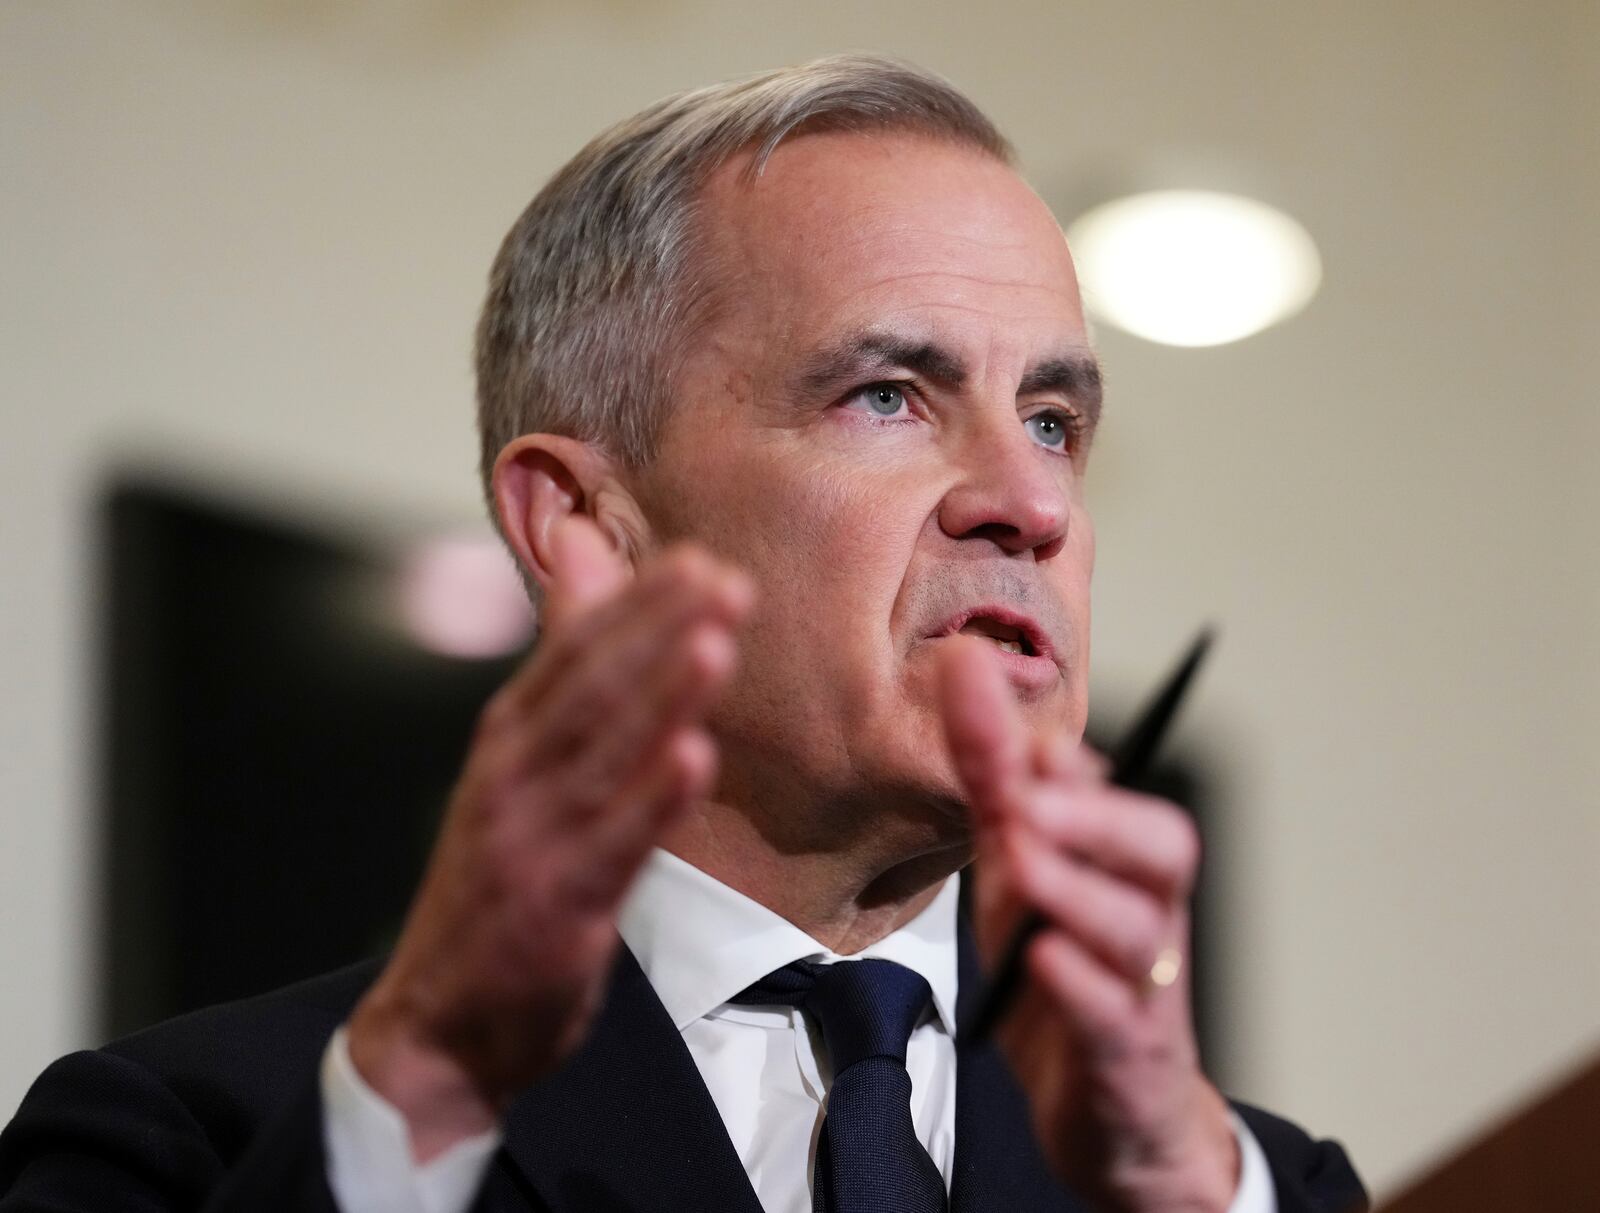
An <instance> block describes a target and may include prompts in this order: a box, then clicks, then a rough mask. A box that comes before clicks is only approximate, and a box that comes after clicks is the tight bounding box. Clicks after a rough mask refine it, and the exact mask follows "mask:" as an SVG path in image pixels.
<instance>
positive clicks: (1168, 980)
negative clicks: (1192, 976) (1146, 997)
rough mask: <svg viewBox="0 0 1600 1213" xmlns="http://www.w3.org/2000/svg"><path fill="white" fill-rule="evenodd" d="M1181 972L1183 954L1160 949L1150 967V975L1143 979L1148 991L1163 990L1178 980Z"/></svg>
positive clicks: (1174, 950)
mask: <svg viewBox="0 0 1600 1213" xmlns="http://www.w3.org/2000/svg"><path fill="white" fill-rule="evenodd" d="M1182 972H1183V953H1182V952H1180V951H1178V949H1177V948H1162V949H1161V952H1160V953H1159V954H1158V955H1157V956H1156V962H1155V964H1153V965H1151V966H1150V973H1149V975H1148V976H1147V977H1146V978H1145V983H1146V986H1147V988H1148V989H1149V990H1151V991H1155V990H1164V989H1166V988H1167V987H1168V986H1170V985H1171V984H1172V983H1173V982H1175V981H1177V980H1178V974H1179V973H1182Z"/></svg>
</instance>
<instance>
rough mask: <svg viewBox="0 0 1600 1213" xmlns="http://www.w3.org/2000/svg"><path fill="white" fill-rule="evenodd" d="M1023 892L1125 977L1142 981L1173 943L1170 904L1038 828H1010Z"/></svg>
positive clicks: (1009, 854) (1008, 843)
mask: <svg viewBox="0 0 1600 1213" xmlns="http://www.w3.org/2000/svg"><path fill="white" fill-rule="evenodd" d="M1005 858H1006V862H1007V865H1008V867H1009V868H1010V870H1011V872H1012V873H1013V877H1014V880H1015V882H1016V886H1017V889H1018V891H1019V892H1020V893H1021V894H1022V896H1023V897H1025V898H1026V899H1027V900H1028V901H1029V902H1030V903H1031V904H1032V905H1033V906H1034V907H1036V908H1037V909H1038V910H1039V912H1040V913H1041V914H1043V915H1044V917H1045V918H1046V920H1047V921H1049V922H1051V923H1053V924H1055V925H1056V926H1058V927H1060V928H1061V929H1062V930H1063V931H1065V932H1066V933H1067V934H1069V935H1071V936H1072V937H1073V938H1074V939H1076V940H1077V941H1078V942H1079V943H1080V944H1081V945H1082V946H1083V947H1085V948H1087V949H1088V950H1089V951H1091V952H1093V953H1094V954H1095V955H1096V956H1098V957H1099V958H1100V959H1101V960H1102V962H1103V963H1104V964H1106V965H1108V966H1110V967H1111V968H1112V969H1114V970H1115V971H1116V972H1117V973H1119V974H1120V975H1121V976H1122V978H1123V979H1124V980H1125V981H1129V982H1137V983H1140V984H1142V983H1143V982H1144V980H1145V978H1146V977H1148V976H1149V973H1150V968H1151V966H1152V965H1153V964H1155V961H1156V958H1157V956H1158V955H1159V954H1160V952H1161V949H1162V948H1164V947H1167V946H1169V945H1170V944H1171V942H1172V940H1171V938H1170V935H1171V930H1172V928H1171V912H1170V908H1169V907H1168V906H1166V905H1165V904H1163V903H1162V902H1160V901H1158V900H1156V899H1155V898H1154V897H1152V896H1150V894H1149V893H1148V892H1146V891H1145V890H1143V889H1142V888H1140V887H1139V886H1138V885H1134V884H1130V883H1129V882H1127V881H1125V880H1122V879H1119V878H1118V877H1115V876H1111V875H1109V874H1107V873H1106V872H1103V871H1101V870H1100V869H1098V868H1096V867H1094V866H1092V865H1090V864H1085V863H1082V862H1080V861H1078V860H1075V859H1073V858H1072V857H1070V856H1068V855H1065V854H1063V853H1062V852H1060V851H1056V850H1054V849H1052V848H1051V847H1049V846H1048V845H1047V844H1046V843H1045V842H1044V840H1043V839H1042V838H1040V836H1039V835H1038V834H1037V833H1036V832H1034V831H1033V830H1030V829H1027V828H1025V827H1023V828H1013V829H1009V830H1007V831H1006V835H1005Z"/></svg>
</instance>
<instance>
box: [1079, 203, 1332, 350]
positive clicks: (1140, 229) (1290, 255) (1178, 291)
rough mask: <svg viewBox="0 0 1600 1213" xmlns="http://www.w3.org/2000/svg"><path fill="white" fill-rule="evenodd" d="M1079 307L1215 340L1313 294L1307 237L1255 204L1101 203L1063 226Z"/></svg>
mask: <svg viewBox="0 0 1600 1213" xmlns="http://www.w3.org/2000/svg"><path fill="white" fill-rule="evenodd" d="M1067 244H1068V245H1069V246H1070V247H1071V249H1072V256H1073V260H1074V261H1075V262H1076V264H1077V267H1078V280H1079V283H1080V284H1081V286H1082V288H1083V298H1084V304H1085V306H1087V307H1088V308H1089V310H1090V311H1092V312H1093V313H1094V314H1095V315H1096V316H1098V317H1099V318H1101V319H1102V320H1105V321H1108V322H1109V323H1111V324H1114V325H1116V326H1117V327H1118V328H1120V329H1125V330H1127V331H1128V332H1130V333H1133V334H1135V335H1136V336H1139V337H1143V338H1145V339H1146V340H1149V341H1159V342H1161V343H1162V344H1163V345H1183V346H1202V345H1223V344H1226V343H1227V342H1229V341H1238V340H1240V339H1241V338H1244V337H1248V336H1250V335H1251V334H1252V333H1259V332H1260V331H1261V330H1262V329H1264V328H1268V327H1269V326H1271V325H1274V324H1277V323H1278V322H1279V321H1281V320H1285V319H1287V318H1288V317H1290V316H1292V315H1294V314H1295V313H1296V312H1298V311H1299V310H1300V309H1301V308H1303V307H1304V306H1305V305H1306V304H1307V303H1309V302H1310V300H1311V297H1312V296H1313V295H1315V294H1316V293H1317V287H1318V285H1319V284H1320V283H1321V282H1322V259H1321V258H1320V257H1319V256H1318V255H1317V246H1316V245H1315V244H1314V243H1312V240H1311V237H1310V236H1309V235H1308V234H1307V233H1306V230H1305V228H1303V227H1301V226H1300V225H1299V224H1298V223H1296V222H1295V221H1294V220H1293V219H1291V218H1290V217H1289V216H1288V215H1285V214H1284V213H1283V212H1282V211H1278V210H1274V209H1273V208H1272V207H1270V206H1268V205H1267V204H1266V203H1264V202H1257V201H1256V200H1255V199H1253V198H1245V197H1243V196H1241V195H1239V194H1224V193H1216V192H1213V191H1210V190H1152V191H1150V192H1149V193H1142V194H1132V195H1129V196H1128V197H1125V198H1118V199H1115V200H1114V201H1111V202H1106V203H1102V204H1101V205H1099V206H1097V207H1095V208H1094V209H1093V210H1090V211H1088V212H1086V213H1085V214H1083V215H1082V216H1080V217H1079V218H1078V219H1077V220H1076V221H1075V222H1074V223H1073V224H1072V225H1071V226H1070V227H1068V229H1067Z"/></svg>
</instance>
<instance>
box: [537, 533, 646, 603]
mask: <svg viewBox="0 0 1600 1213" xmlns="http://www.w3.org/2000/svg"><path fill="white" fill-rule="evenodd" d="M627 579H628V573H627V569H626V568H625V567H624V566H623V563H622V560H621V558H620V557H619V556H618V555H617V553H616V551H615V550H614V549H613V548H612V546H611V544H610V543H608V542H607V541H606V537H605V535H603V534H602V533H601V531H600V528H599V527H598V526H596V525H595V524H594V523H593V522H591V521H590V520H589V519H588V518H585V517H583V516H582V515H581V514H572V515H569V516H568V517H566V518H563V519H561V520H560V521H559V522H557V523H556V524H555V526H554V527H553V528H552V529H551V532H550V589H549V592H548V594H547V595H546V598H545V608H544V626H545V627H546V628H551V627H561V626H563V625H565V624H567V623H568V622H570V621H571V620H572V619H574V618H576V617H577V616H579V615H582V614H584V612H586V611H588V610H590V609H592V608H593V607H595V606H596V605H598V604H599V603H601V602H604V601H605V600H606V599H607V598H609V597H611V596H612V595H613V594H615V593H616V592H617V591H618V590H619V589H621V588H622V586H623V585H624V583H626V581H627Z"/></svg>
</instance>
